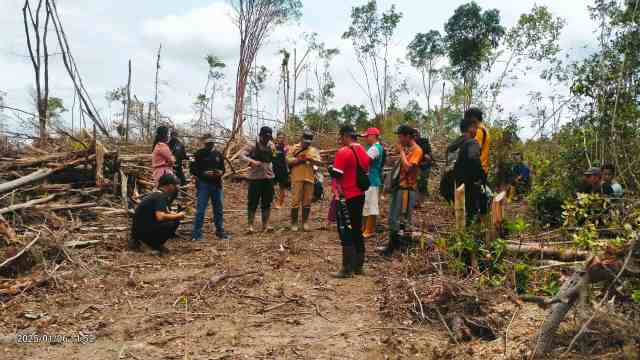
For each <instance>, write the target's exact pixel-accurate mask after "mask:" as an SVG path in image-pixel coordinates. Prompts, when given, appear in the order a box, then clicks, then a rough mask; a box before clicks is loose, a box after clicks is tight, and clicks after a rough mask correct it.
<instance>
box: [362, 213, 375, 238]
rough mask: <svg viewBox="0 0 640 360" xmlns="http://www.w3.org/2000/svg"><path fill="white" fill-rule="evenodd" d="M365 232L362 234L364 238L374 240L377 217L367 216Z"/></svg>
mask: <svg viewBox="0 0 640 360" xmlns="http://www.w3.org/2000/svg"><path fill="white" fill-rule="evenodd" d="M364 224H365V225H364V231H363V232H362V237H364V238H365V239H369V238H372V237H373V236H375V234H376V216H375V215H369V216H367V219H366V221H365V222H364Z"/></svg>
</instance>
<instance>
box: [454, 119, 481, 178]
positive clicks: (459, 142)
mask: <svg viewBox="0 0 640 360" xmlns="http://www.w3.org/2000/svg"><path fill="white" fill-rule="evenodd" d="M475 140H476V142H477V143H478V146H479V147H480V155H479V156H480V165H481V166H482V170H483V171H484V173H485V174H489V146H490V145H491V136H490V135H489V131H488V130H487V128H486V127H484V125H481V126H480V127H479V128H478V131H477V132H476V137H475ZM464 142H465V138H464V136H460V137H459V138H457V139H456V140H455V141H454V142H452V143H451V144H450V145H449V146H447V152H448V153H450V152H454V151H456V150H458V149H459V148H460V146H461V145H462V144H463V143H464Z"/></svg>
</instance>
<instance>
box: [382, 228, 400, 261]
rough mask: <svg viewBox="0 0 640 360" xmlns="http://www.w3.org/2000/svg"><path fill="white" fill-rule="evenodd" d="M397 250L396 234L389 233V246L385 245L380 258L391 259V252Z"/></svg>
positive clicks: (393, 232)
mask: <svg viewBox="0 0 640 360" xmlns="http://www.w3.org/2000/svg"><path fill="white" fill-rule="evenodd" d="M397 248H398V233H397V232H395V231H392V232H391V233H389V245H387V248H386V249H384V251H383V252H382V256H385V257H391V255H393V252H394V251H395V250H396V249H397Z"/></svg>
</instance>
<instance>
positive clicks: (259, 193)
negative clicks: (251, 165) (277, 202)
mask: <svg viewBox="0 0 640 360" xmlns="http://www.w3.org/2000/svg"><path fill="white" fill-rule="evenodd" d="M273 195H274V192H273V179H259V180H249V195H248V196H247V199H248V202H249V203H248V208H249V211H250V212H254V213H255V211H256V210H257V209H258V204H259V205H260V208H261V209H262V210H267V209H271V203H272V202H273Z"/></svg>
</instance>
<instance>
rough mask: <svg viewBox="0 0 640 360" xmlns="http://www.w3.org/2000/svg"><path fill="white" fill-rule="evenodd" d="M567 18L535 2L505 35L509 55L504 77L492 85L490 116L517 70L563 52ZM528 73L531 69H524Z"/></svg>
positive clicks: (552, 57) (506, 54) (547, 59)
mask: <svg viewBox="0 0 640 360" xmlns="http://www.w3.org/2000/svg"><path fill="white" fill-rule="evenodd" d="M564 25H565V21H564V20H563V19H561V18H559V17H555V16H553V14H552V13H551V12H550V11H549V9H548V8H547V7H546V6H538V5H535V6H534V7H533V9H532V10H531V12H530V13H527V14H522V15H520V18H519V19H518V22H517V23H516V24H515V25H514V26H513V27H512V28H510V29H509V30H508V31H507V32H506V35H505V37H504V47H505V49H504V50H503V51H502V53H501V55H504V56H505V60H504V68H503V70H502V72H501V73H500V77H499V78H498V79H497V80H496V81H495V82H493V83H492V84H491V85H490V92H491V94H490V95H491V104H490V105H489V107H488V109H487V110H488V111H487V117H488V118H492V117H493V115H494V114H495V112H496V104H497V98H498V96H499V95H500V94H501V93H502V90H503V89H504V87H505V80H507V79H508V78H516V77H517V76H516V74H515V71H516V70H517V69H518V68H519V67H518V66H519V65H521V64H522V63H524V62H526V61H528V60H529V61H532V62H537V63H540V62H543V61H552V60H553V59H554V58H555V56H556V55H557V54H558V53H559V52H560V45H559V44H558V40H559V38H560V32H561V31H562V28H563V27H564ZM524 71H525V74H528V69H527V70H524Z"/></svg>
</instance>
